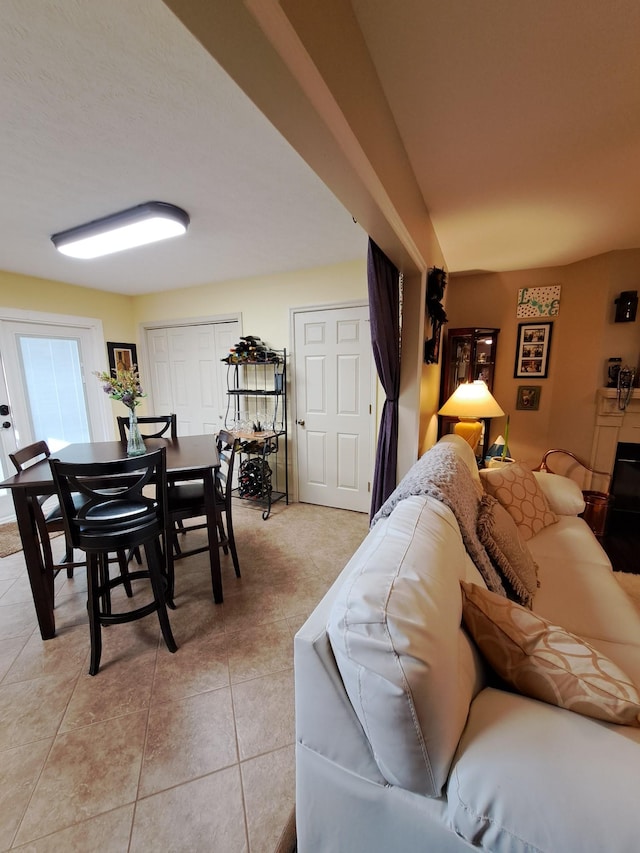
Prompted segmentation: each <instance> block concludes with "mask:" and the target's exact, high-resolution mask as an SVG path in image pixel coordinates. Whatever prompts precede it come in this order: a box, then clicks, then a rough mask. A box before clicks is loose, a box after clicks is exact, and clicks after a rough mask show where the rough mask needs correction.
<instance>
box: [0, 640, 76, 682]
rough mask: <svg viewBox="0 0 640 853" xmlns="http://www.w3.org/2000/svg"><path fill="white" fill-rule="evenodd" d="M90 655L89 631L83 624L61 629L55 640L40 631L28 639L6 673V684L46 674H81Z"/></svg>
mask: <svg viewBox="0 0 640 853" xmlns="http://www.w3.org/2000/svg"><path fill="white" fill-rule="evenodd" d="M88 654H89V632H88V630H87V628H86V627H84V626H79V627H76V628H72V629H70V630H67V631H65V630H62V631H59V632H58V633H57V634H56V636H55V637H53V638H52V639H51V640H47V641H45V640H43V639H42V638H41V636H40V632H39V631H37V632H35V633H34V634H32V635H31V637H30V638H29V639H28V640H27V642H26V644H25V646H24V648H23V649H22V651H21V652H20V654H19V655H18V656H17V657H16V659H15V661H14V663H13V666H12V667H11V669H10V670H9V671H8V672H7V674H6V676H5V679H4V680H5V683H8V682H11V681H27V680H28V679H30V678H39V677H41V676H43V675H65V674H66V675H68V676H77V675H78V674H79V673H80V672H81V671H82V670H83V668H84V667H85V662H86V660H87V656H88Z"/></svg>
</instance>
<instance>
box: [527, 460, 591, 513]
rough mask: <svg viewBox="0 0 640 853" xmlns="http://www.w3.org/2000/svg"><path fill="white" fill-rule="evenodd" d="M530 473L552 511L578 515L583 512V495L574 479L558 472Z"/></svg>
mask: <svg viewBox="0 0 640 853" xmlns="http://www.w3.org/2000/svg"><path fill="white" fill-rule="evenodd" d="M532 473H533V476H534V477H535V478H536V482H537V484H538V485H539V486H540V488H541V489H542V491H543V492H544V496H545V497H546V499H547V500H548V501H549V506H550V507H551V511H552V512H555V513H557V515H580V513H581V512H584V508H585V502H584V495H583V494H582V491H581V489H580V486H579V485H578V484H577V483H576V482H575V481H574V480H571V479H570V478H569V477H563V476H562V475H560V474H552V473H551V472H550V471H533V472H532Z"/></svg>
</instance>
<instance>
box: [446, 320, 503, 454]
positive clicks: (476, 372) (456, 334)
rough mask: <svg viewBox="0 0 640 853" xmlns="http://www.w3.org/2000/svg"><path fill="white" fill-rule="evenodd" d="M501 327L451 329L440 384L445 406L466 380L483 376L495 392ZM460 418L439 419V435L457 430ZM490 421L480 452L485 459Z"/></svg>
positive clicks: (482, 439)
mask: <svg viewBox="0 0 640 853" xmlns="http://www.w3.org/2000/svg"><path fill="white" fill-rule="evenodd" d="M499 333H500V329H487V328H473V327H471V328H465V329H448V332H447V337H446V341H445V345H444V359H443V363H442V379H441V384H440V405H441V406H442V405H444V403H446V401H447V400H448V399H449V397H450V396H451V395H452V394H453V392H454V391H455V390H456V388H457V387H458V385H461V384H462V383H463V382H474V381H475V380H476V379H483V380H484V381H485V382H486V383H487V387H488V388H489V391H491V392H492V393H493V379H494V371H495V364H496V353H497V349H498V335H499ZM456 421H457V418H450V417H442V416H440V417H439V418H438V438H440V437H441V436H443V435H445V434H446V433H449V432H452V431H453V425H454V424H455V423H456ZM489 423H490V421H489V420H487V421H486V422H485V429H484V435H483V436H482V438H481V439H480V444H479V445H478V452H481V454H482V455H481V457H480V458H481V459H484V457H485V455H486V452H487V450H488V448H489Z"/></svg>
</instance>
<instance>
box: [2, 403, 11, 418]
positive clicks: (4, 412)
mask: <svg viewBox="0 0 640 853" xmlns="http://www.w3.org/2000/svg"><path fill="white" fill-rule="evenodd" d="M8 414H9V406H7V404H6V403H3V404H2V405H1V406H0V415H2V416H3V417H6V416H7V415H8Z"/></svg>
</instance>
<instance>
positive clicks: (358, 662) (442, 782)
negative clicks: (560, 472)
mask: <svg viewBox="0 0 640 853" xmlns="http://www.w3.org/2000/svg"><path fill="white" fill-rule="evenodd" d="M443 444H445V445H446V449H445V450H443V449H442V445H443ZM429 454H431V456H429ZM426 457H428V458H426V459H425V457H423V459H422V460H420V461H419V462H418V463H417V465H416V466H415V471H412V472H410V475H408V477H407V478H405V480H406V483H405V481H403V484H405V485H404V488H403V484H401V485H400V487H399V489H398V490H396V493H395V498H393V499H392V500H391V501H390V502H388V504H389V505H390V506H393V509H392V510H391V512H390V514H389V515H387V516H386V517H382V518H381V519H380V520H379V521H377V523H375V524H374V526H373V527H372V529H371V530H370V532H369V534H368V535H367V537H366V539H365V540H364V542H363V543H362V545H361V546H360V548H359V549H358V551H357V552H356V553H355V554H354V556H353V558H352V559H351V560H350V562H349V564H348V565H347V566H346V567H345V569H344V570H343V572H342V573H341V574H340V576H339V577H338V579H337V580H336V582H335V583H334V585H333V586H332V588H331V589H330V590H329V592H328V593H327V595H326V596H325V598H324V599H323V600H322V601H321V602H320V604H319V605H318V607H317V608H316V610H315V611H314V613H313V614H312V615H311V616H310V617H309V619H308V620H307V622H306V624H305V625H304V626H303V627H302V628H301V629H300V631H299V632H298V634H297V636H296V639H295V694H296V772H297V782H296V784H297V795H296V814H297V831H298V850H299V851H300V853H331V851H335V853H359V851H362V853H376V851H380V853H416V851H432V852H433V853H447V851H458V850H470V849H477V848H479V849H482V850H491V851H503V850H504V851H507V850H508V851H545V853H551V851H555V853H587V851H593V853H614V851H615V853H623V851H629V853H631V851H636V850H638V849H640V728H638V727H637V711H638V710H640V706H639V707H638V708H636V707H635V705H636V704H637V703H636V702H635V700H636V699H638V701H640V697H637V695H635V694H634V685H636V686H638V687H640V616H639V615H638V613H637V611H636V610H635V608H634V606H633V605H632V604H631V602H630V601H629V599H628V597H627V596H626V595H625V593H624V592H623V591H622V589H621V588H620V586H619V585H618V583H617V581H616V580H615V577H614V576H613V573H612V571H611V565H610V563H609V561H608V559H607V557H606V554H605V553H604V551H603V550H602V548H601V546H600V545H599V543H598V541H597V540H596V538H595V537H594V536H593V534H592V533H591V531H590V529H589V528H588V526H587V525H586V524H585V522H584V521H583V520H582V519H581V518H578V517H577V512H579V511H580V504H581V500H580V498H581V496H580V493H579V490H577V489H575V488H574V489H573V490H572V486H571V485H570V481H568V480H566V478H557V477H556V475H548V474H547V475H538V476H537V480H536V482H537V483H538V485H539V487H540V488H541V489H542V490H543V492H544V493H545V495H546V496H547V500H548V502H549V506H548V507H547V509H548V510H549V512H550V513H551V515H550V516H548V517H547V518H546V521H545V523H544V525H543V526H542V527H541V529H539V530H536V532H535V535H533V536H531V538H529V539H528V540H526V546H527V548H528V553H529V554H530V555H531V556H532V557H533V560H534V561H535V563H536V564H537V578H538V582H539V587H538V588H537V589H536V590H535V592H534V594H533V604H532V609H531V610H529V609H528V608H526V607H523V608H519V607H518V606H515V605H514V606H512V605H511V603H510V601H509V600H508V599H506V598H504V597H500V598H499V604H500V606H502V605H503V604H504V605H505V607H507V608H512V609H513V612H514V614H515V618H516V621H517V618H518V617H519V616H520V615H522V617H523V620H524V622H526V621H527V620H528V619H529V620H531V619H533V620H535V619H536V618H537V617H542V618H543V619H545V620H549V621H550V622H551V623H554V624H555V625H558V626H561V627H562V628H564V629H566V630H567V631H568V632H572V633H573V634H575V635H577V636H578V637H579V638H582V639H583V640H585V641H586V642H587V643H588V644H589V647H591V648H592V649H593V650H594V651H593V655H591V657H593V658H594V659H596V658H597V660H595V663H596V665H597V666H599V667H603V666H604V669H605V670H606V669H607V667H609V668H610V670H611V672H609V671H607V672H605V673H604V680H605V685H604V691H603V693H604V694H606V701H605V704H607V702H608V701H609V700H610V699H611V697H610V696H609V694H608V687H607V684H606V682H607V680H608V678H609V675H611V676H612V678H614V677H615V676H620V678H621V679H622V681H625V682H626V683H630V686H629V690H628V692H627V693H624V696H623V697H622V699H621V700H620V702H619V703H617V704H616V700H615V697H614V700H613V704H612V705H611V704H610V706H609V710H611V708H613V712H612V713H613V717H614V718H615V715H616V713H617V712H618V711H620V708H621V707H622V706H624V713H626V715H627V717H626V719H627V721H628V722H630V723H631V724H627V725H622V724H618V723H614V722H607V721H605V720H603V719H597V718H595V717H594V716H592V715H591V710H590V709H589V708H588V707H587V713H588V714H589V715H585V713H584V706H581V704H580V701H578V702H577V703H576V705H575V707H576V708H577V710H581V711H583V713H577V712H575V711H573V710H567V708H566V707H558V706H557V705H556V704H551V703H550V702H549V701H541V700H540V699H537V698H532V697H531V696H530V695H523V694H522V693H521V692H519V691H518V690H516V689H514V688H513V686H510V685H508V684H506V683H505V682H504V681H503V680H502V679H501V678H499V677H498V676H497V675H496V673H495V670H494V669H493V668H492V667H490V666H489V665H488V664H487V662H486V660H487V658H486V656H485V654H483V653H481V652H480V651H479V648H478V646H477V644H476V642H474V640H472V639H471V635H470V633H469V631H468V630H467V628H466V627H465V624H464V623H463V602H464V601H465V599H467V595H466V594H465V595H464V596H463V593H462V589H463V586H462V584H461V582H464V583H465V584H470V585H471V586H469V587H465V588H466V589H467V590H468V592H469V593H470V594H471V595H472V597H473V596H474V595H476V594H477V595H479V596H481V597H482V598H483V601H484V600H485V599H486V600H488V601H491V602H493V601H494V598H495V596H492V595H491V593H487V592H486V582H485V580H484V578H483V575H482V574H481V573H480V571H479V569H478V567H477V565H478V562H480V563H482V560H481V559H480V557H479V555H478V553H477V547H476V546H477V543H475V542H472V541H471V540H472V539H473V535H472V533H471V532H470V531H469V530H468V529H467V530H466V533H465V541H466V542H467V547H465V544H464V542H463V535H462V533H461V525H460V524H459V523H458V521H457V519H456V515H455V514H454V509H455V511H456V512H458V513H460V501H461V500H462V499H461V497H460V489H463V490H464V495H463V498H464V500H462V503H465V501H466V510H465V511H466V512H467V511H468V509H469V500H470V501H471V505H472V506H473V507H475V508H476V511H477V510H478V508H479V507H480V506H481V505H482V506H484V505H485V504H486V503H487V499H486V498H485V499H483V500H482V501H481V494H482V488H481V484H480V478H479V476H478V472H477V469H476V466H475V459H474V458H473V454H472V453H471V452H470V450H469V448H468V446H467V445H466V444H465V443H464V442H463V441H462V440H461V439H458V438H457V437H455V436H450V437H447V440H446V441H445V440H442V441H441V442H439V443H438V445H436V446H435V448H432V450H431V451H429V452H428V454H426ZM452 458H453V460H454V461H453V463H452V461H451V460H452ZM430 460H435V461H436V462H438V460H439V461H440V462H442V461H443V460H444V462H445V463H446V467H447V470H449V469H451V471H452V472H453V474H454V481H453V482H450V483H449V485H447V483H445V484H444V486H442V484H441V483H440V481H438V483H439V485H437V487H434V486H433V481H432V480H430V479H429V476H430V475H429V472H428V469H429V462H430ZM425 466H426V470H427V475H428V476H427V480H428V483H427V487H426V488H424V489H422V488H421V486H420V477H421V474H420V472H421V471H424V470H425ZM436 467H437V466H436ZM436 479H437V478H436ZM446 479H447V478H446V477H445V480H446ZM450 479H451V478H449V480H450ZM416 484H417V486H416ZM493 485H495V484H493ZM441 486H442V488H443V489H444V491H445V492H447V489H448V488H449V487H451V488H452V489H453V491H454V492H455V493H456V497H455V500H454V501H449V500H448V499H445V500H444V501H443V500H441V499H438V498H437V497H434V496H433V495H434V494H436V493H438V491H439V489H440V487H441ZM490 487H491V484H490V485H489V486H488V488H490ZM421 491H424V492H426V493H423V494H421V493H420V492H421ZM494 491H495V489H494ZM576 491H577V494H576ZM398 497H400V498H402V499H400V500H396V498H398ZM538 497H539V496H538ZM445 498H446V495H445ZM452 504H453V505H454V507H453V509H452ZM387 508H388V507H387ZM465 523H466V522H465ZM462 526H463V528H464V524H463V525H462ZM518 530H519V531H521V530H523V528H521V527H519V528H518ZM469 549H470V550H471V551H472V552H473V553H474V557H475V559H476V562H474V561H473V560H472V559H471V558H470V556H469ZM486 554H487V552H486V550H485V556H486ZM492 566H495V562H494V561H492ZM483 571H484V573H485V575H487V571H486V565H485V566H484V567H483ZM487 576H488V575H487ZM478 590H480V592H478ZM510 594H512V591H511V593H510ZM496 600H498V599H496ZM469 608H471V610H472V609H473V607H472V604H470V603H469V601H467V604H466V605H465V619H466V617H467V615H468V614H469V613H470V612H471V610H470V609H469ZM524 622H523V624H524ZM545 624H546V623H545ZM478 641H479V642H480V639H479V638H478ZM482 643H484V639H483V640H482ZM482 643H481V644H482ZM484 648H485V652H486V651H487V649H488V650H489V652H490V651H491V649H490V648H488V646H487V645H486V644H485V645H484ZM578 649H579V652H578V656H579V655H580V646H579V645H578ZM574 652H575V650H573V649H570V650H569V653H568V659H569V658H571V655H572V654H574ZM598 653H599V655H598ZM554 654H557V649H554ZM562 656H563V652H562V650H561V652H560V657H562ZM605 656H606V657H605ZM587 657H589V655H587ZM603 660H604V665H603ZM587 663H588V664H589V665H590V660H589V661H588V662H587ZM525 669H526V667H525ZM563 677H564V676H563ZM571 677H572V676H567V678H571ZM536 678H537V675H535V676H534V677H533V681H534V685H533V686H534V688H536V687H537V686H538V685H537V684H536V683H535V682H536ZM614 680H615V678H614ZM560 681H561V684H560V687H561V692H562V690H564V687H565V685H564V682H563V681H562V678H561V679H560ZM616 683H617V682H616ZM545 689H546V687H545ZM553 689H555V686H554V687H553ZM612 689H613V690H615V689H614V688H612ZM621 689H622V688H621ZM594 690H595V693H596V694H597V693H598V690H599V687H598V684H596V685H595V688H594ZM623 692H624V691H623ZM534 693H535V690H534ZM595 701H596V704H597V702H598V701H599V697H596V700H595ZM560 704H562V701H561V702H560ZM569 704H570V703H569ZM588 704H589V703H588V702H587V705H588ZM609 710H608V711H606V712H605V714H604V716H605V717H606V716H607V714H608V713H609ZM597 713H599V711H597Z"/></svg>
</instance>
